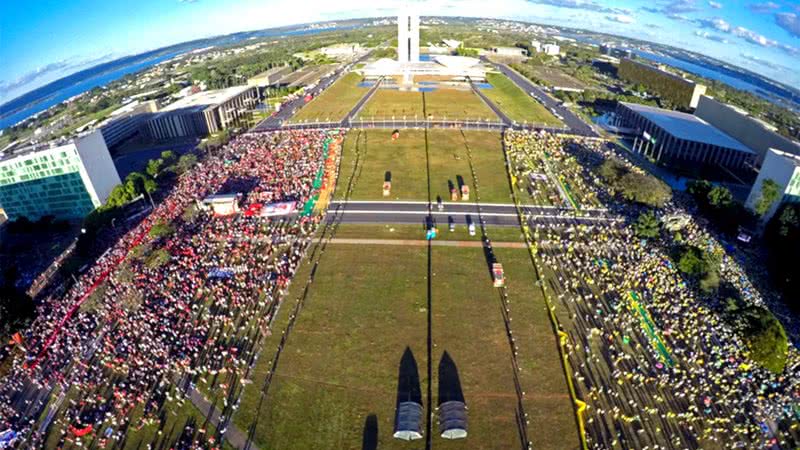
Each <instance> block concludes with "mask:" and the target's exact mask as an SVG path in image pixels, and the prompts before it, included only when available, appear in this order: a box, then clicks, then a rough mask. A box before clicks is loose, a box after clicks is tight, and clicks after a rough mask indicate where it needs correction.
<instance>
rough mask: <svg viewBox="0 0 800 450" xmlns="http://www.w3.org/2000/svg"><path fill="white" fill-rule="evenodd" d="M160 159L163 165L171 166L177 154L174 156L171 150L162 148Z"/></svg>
mask: <svg viewBox="0 0 800 450" xmlns="http://www.w3.org/2000/svg"><path fill="white" fill-rule="evenodd" d="M161 159H162V160H163V161H164V165H165V166H171V165H173V164H175V161H176V159H177V156H175V152H173V151H172V150H164V151H163V152H161Z"/></svg>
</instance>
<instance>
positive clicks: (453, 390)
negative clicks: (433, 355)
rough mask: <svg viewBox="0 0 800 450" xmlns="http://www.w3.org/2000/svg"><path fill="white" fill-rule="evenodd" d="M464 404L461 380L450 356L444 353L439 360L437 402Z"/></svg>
mask: <svg viewBox="0 0 800 450" xmlns="http://www.w3.org/2000/svg"><path fill="white" fill-rule="evenodd" d="M451 401H456V402H462V403H464V391H463V390H462V389H461V378H460V377H459V376H458V367H456V363H455V361H453V358H452V357H450V354H449V353H448V352H447V351H445V352H444V354H443V355H442V359H441V360H439V402H438V404H439V405H441V404H442V403H445V402H451Z"/></svg>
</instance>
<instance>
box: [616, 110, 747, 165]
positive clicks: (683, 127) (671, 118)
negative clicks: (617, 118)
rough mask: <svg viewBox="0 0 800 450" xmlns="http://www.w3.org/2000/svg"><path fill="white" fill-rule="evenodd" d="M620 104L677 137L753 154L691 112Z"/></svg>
mask: <svg viewBox="0 0 800 450" xmlns="http://www.w3.org/2000/svg"><path fill="white" fill-rule="evenodd" d="M622 104H623V105H625V106H626V107H628V108H629V109H631V110H633V111H635V112H637V113H639V114H641V115H642V116H644V117H645V118H646V119H647V120H649V121H651V122H653V123H654V124H656V125H658V126H659V127H661V128H663V129H664V131H666V132H667V133H669V134H671V135H673V136H675V137H676V138H678V139H683V140H687V141H695V142H701V143H703V144H710V145H716V146H719V147H725V148H730V149H734V150H738V151H740V152H746V153H751V154H755V152H754V151H753V150H751V149H750V148H748V147H747V146H745V145H744V144H742V143H741V142H739V141H737V140H736V139H734V138H732V137H730V136H728V135H727V134H725V133H723V132H722V131H720V130H718V129H716V128H714V127H713V126H712V125H711V124H709V123H708V122H706V121H704V120H703V119H700V118H699V117H697V116H694V115H692V114H686V113H682V112H678V111H670V110H666V109H659V108H654V107H652V106H645V105H639V104H636V103H624V102H623V103H622Z"/></svg>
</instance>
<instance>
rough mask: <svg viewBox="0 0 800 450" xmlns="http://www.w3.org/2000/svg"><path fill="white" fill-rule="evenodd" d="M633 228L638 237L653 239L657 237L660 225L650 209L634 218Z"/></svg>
mask: <svg viewBox="0 0 800 450" xmlns="http://www.w3.org/2000/svg"><path fill="white" fill-rule="evenodd" d="M633 228H634V230H635V231H636V235H637V236H639V237H640V238H645V239H654V238H656V237H658V233H659V231H660V228H661V226H660V224H659V223H658V219H657V218H656V215H655V214H654V213H653V212H652V211H646V212H643V213H641V214H639V218H638V219H636V223H634V224H633Z"/></svg>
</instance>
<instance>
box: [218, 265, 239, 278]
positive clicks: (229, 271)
mask: <svg viewBox="0 0 800 450" xmlns="http://www.w3.org/2000/svg"><path fill="white" fill-rule="evenodd" d="M246 271H247V267H245V266H234V267H215V268H213V269H211V270H210V271H209V272H208V278H231V277H233V276H234V275H236V274H239V273H244V272H246Z"/></svg>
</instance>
